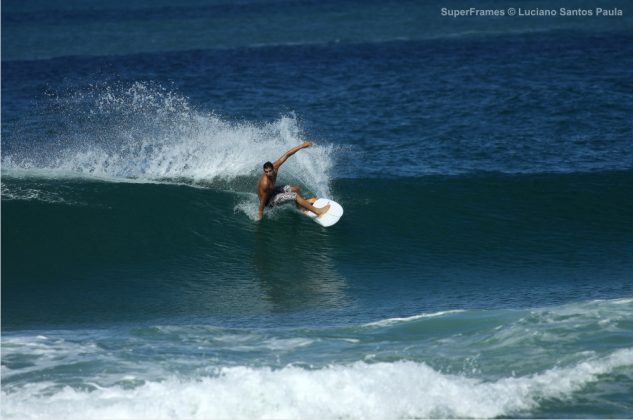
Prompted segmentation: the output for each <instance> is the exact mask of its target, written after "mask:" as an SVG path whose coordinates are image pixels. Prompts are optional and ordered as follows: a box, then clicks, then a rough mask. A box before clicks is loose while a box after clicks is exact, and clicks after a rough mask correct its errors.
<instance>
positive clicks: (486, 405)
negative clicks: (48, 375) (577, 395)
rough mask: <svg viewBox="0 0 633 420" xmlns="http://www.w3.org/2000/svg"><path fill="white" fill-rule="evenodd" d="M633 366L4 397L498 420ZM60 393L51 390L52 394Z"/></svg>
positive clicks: (31, 408)
mask: <svg viewBox="0 0 633 420" xmlns="http://www.w3.org/2000/svg"><path fill="white" fill-rule="evenodd" d="M631 365H633V349H630V348H629V349H622V350H618V351H616V352H614V353H612V354H611V355H609V356H606V357H603V358H600V359H589V360H586V361H584V362H581V363H579V364H577V365H575V366H571V367H567V368H553V369H550V370H547V371H545V372H543V373H540V374H534V375H529V376H524V377H517V378H515V377H508V378H502V379H499V380H497V381H484V380H482V379H477V378H472V377H465V376H460V375H449V374H442V373H440V372H437V371H435V370H433V369H432V368H430V367H429V366H427V365H425V364H424V363H415V362H407V361H401V362H395V363H376V364H366V363H364V362H356V363H354V364H352V365H347V366H343V365H335V366H330V367H327V368H324V369H320V370H306V369H303V368H299V367H294V366H288V367H286V368H283V369H280V370H272V369H270V368H257V369H255V368H249V367H230V368H221V369H219V370H217V371H216V372H215V374H213V375H212V376H210V377H209V376H206V377H201V378H199V379H194V380H192V379H188V380H184V379H178V378H169V379H167V380H165V381H162V382H146V383H144V384H143V385H141V386H139V387H136V388H132V389H130V388H129V387H128V388H126V387H122V386H114V387H101V386H99V385H96V384H92V385H91V388H92V389H93V390H92V391H85V390H77V389H73V388H70V387H64V388H63V389H57V390H56V391H54V390H55V388H53V387H52V385H53V384H51V383H39V384H27V385H25V386H23V387H21V388H19V389H15V390H12V391H10V392H4V391H3V392H2V400H3V405H2V414H3V418H34V417H37V418H82V419H89V418H112V419H118V418H157V419H158V418H400V417H404V418H419V417H422V418H436V417H462V418H491V417H496V416H508V415H516V414H519V413H525V412H526V411H529V410H532V409H535V408H537V407H538V406H539V404H540V403H541V402H542V401H544V400H547V399H552V398H557V399H561V398H567V397H569V396H571V395H572V394H573V393H574V392H577V391H580V390H581V389H582V388H583V387H585V386H586V385H587V384H589V383H591V382H594V381H596V380H598V377H599V376H600V375H604V374H609V373H610V372H613V371H614V370H616V369H620V368H623V367H630V366H631ZM52 391H53V392H52Z"/></svg>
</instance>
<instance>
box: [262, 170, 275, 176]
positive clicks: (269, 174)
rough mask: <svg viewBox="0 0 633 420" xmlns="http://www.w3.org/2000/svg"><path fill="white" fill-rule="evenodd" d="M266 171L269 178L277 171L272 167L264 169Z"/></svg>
mask: <svg viewBox="0 0 633 420" xmlns="http://www.w3.org/2000/svg"><path fill="white" fill-rule="evenodd" d="M264 173H265V174H266V176H267V177H268V178H272V177H273V174H274V173H275V170H274V169H272V168H266V169H264Z"/></svg>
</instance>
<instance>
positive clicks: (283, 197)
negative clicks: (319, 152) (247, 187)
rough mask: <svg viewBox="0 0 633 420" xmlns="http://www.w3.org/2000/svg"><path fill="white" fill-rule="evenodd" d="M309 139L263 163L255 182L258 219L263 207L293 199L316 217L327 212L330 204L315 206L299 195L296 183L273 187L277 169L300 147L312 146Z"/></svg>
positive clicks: (261, 214) (262, 213)
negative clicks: (272, 160) (278, 156)
mask: <svg viewBox="0 0 633 420" xmlns="http://www.w3.org/2000/svg"><path fill="white" fill-rule="evenodd" d="M312 144H313V143H312V142H311V141H306V142H304V143H303V144H300V145H299V146H296V147H293V148H292V149H290V150H288V151H287V152H286V153H284V154H283V155H282V156H281V157H280V158H279V159H277V160H276V161H275V163H271V162H266V163H264V173H263V175H262V176H261V177H260V178H259V182H258V183H257V195H258V196H259V213H258V217H257V219H258V220H261V219H262V217H263V216H264V208H266V207H275V206H279V205H281V204H284V203H289V202H292V201H294V202H295V203H296V204H297V207H302V208H304V209H305V210H309V211H311V212H312V213H314V214H316V215H317V217H318V216H321V215H323V214H325V213H327V211H328V209H329V208H330V205H329V204H328V205H326V206H325V207H321V208H316V207H314V206H313V205H312V203H313V202H314V201H315V200H312V201H309V200H306V199H305V198H303V197H302V196H301V190H300V189H299V187H298V186H296V185H284V186H283V187H275V181H277V171H279V167H280V166H281V165H283V163H284V162H285V161H286V160H287V159H288V158H289V157H290V156H292V155H294V154H295V153H297V152H298V151H299V150H301V149H306V148H308V147H310V146H312Z"/></svg>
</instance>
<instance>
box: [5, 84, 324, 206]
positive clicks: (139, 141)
mask: <svg viewBox="0 0 633 420" xmlns="http://www.w3.org/2000/svg"><path fill="white" fill-rule="evenodd" d="M60 102H61V105H60V108H62V109H63V110H64V111H63V117H64V118H66V119H67V121H66V123H67V124H68V125H69V126H70V127H71V128H70V129H68V132H65V133H63V134H61V135H59V138H56V139H55V140H54V141H52V140H51V139H43V140H42V141H41V142H39V141H35V140H33V139H29V141H28V142H25V143H24V144H23V146H22V147H21V148H18V147H16V148H14V149H15V150H13V151H11V152H9V153H5V155H4V156H3V158H2V166H3V169H4V170H9V171H12V172H13V173H17V172H18V171H31V173H32V172H33V171H39V172H41V173H46V174H47V175H48V176H55V175H58V176H61V177H67V176H73V175H74V176H87V177H97V178H99V179H104V180H132V181H137V182H138V181H141V182H184V183H188V184H196V183H197V184H200V183H201V184H210V183H213V182H215V181H224V182H226V181H235V180H236V179H238V178H241V177H253V176H257V175H258V174H259V173H260V172H261V167H262V164H263V163H264V162H265V161H267V160H270V161H274V160H275V159H277V158H278V157H279V156H280V155H281V154H282V153H283V152H285V151H286V150H288V149H290V148H291V147H294V146H296V145H298V144H300V143H301V142H303V141H305V140H306V139H305V135H304V133H303V132H302V130H301V127H300V124H299V123H298V120H297V118H296V117H295V116H294V115H292V114H291V115H286V116H281V117H280V118H279V119H278V120H276V121H272V122H268V123H252V122H232V121H228V120H226V119H223V118H221V117H219V116H217V115H215V114H214V113H212V112H205V111H199V110H195V109H193V108H192V107H191V106H190V104H189V102H188V100H187V99H186V98H184V97H182V96H179V95H178V94H175V93H173V92H169V91H167V90H165V89H163V88H161V87H157V86H154V85H151V84H145V83H135V84H133V85H131V86H129V87H120V86H117V87H110V86H106V87H99V88H95V89H94V91H90V92H82V93H76V94H74V95H71V97H70V98H64V99H60ZM76 121H81V123H79V122H76ZM73 124H74V125H73ZM16 141H18V140H16V139H13V142H16ZM333 152H334V149H333V146H332V145H327V144H323V143H319V142H318V144H316V145H315V146H314V147H312V148H311V149H310V150H308V151H302V152H301V153H298V154H297V155H295V156H294V157H293V158H292V159H290V160H289V161H288V162H287V163H286V164H285V165H284V170H283V172H282V173H281V175H280V177H281V178H280V180H281V181H282V182H283V181H289V182H294V183H298V184H301V185H303V186H304V187H305V188H307V189H309V190H310V191H311V192H312V193H315V194H317V195H322V196H328V195H329V172H330V170H331V167H332V161H333ZM249 186H250V184H249ZM250 189H251V188H249V190H250ZM238 190H239V189H238Z"/></svg>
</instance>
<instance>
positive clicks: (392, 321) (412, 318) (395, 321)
mask: <svg viewBox="0 0 633 420" xmlns="http://www.w3.org/2000/svg"><path fill="white" fill-rule="evenodd" d="M460 312H464V311H463V310H461V309H455V310H451V311H439V312H432V313H428V314H418V315H413V316H409V317H404V318H388V319H381V320H380V321H374V322H369V323H367V324H365V325H364V326H365V327H388V326H390V325H394V324H399V323H402V322H409V321H415V320H417V319H423V318H436V317H440V316H444V315H450V314H457V313H460Z"/></svg>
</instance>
